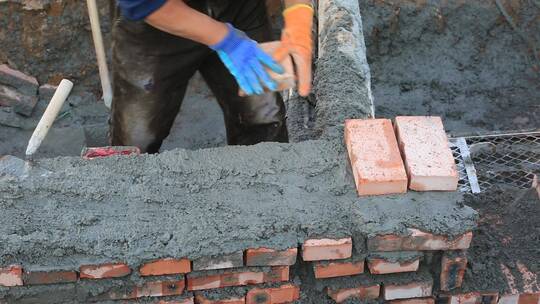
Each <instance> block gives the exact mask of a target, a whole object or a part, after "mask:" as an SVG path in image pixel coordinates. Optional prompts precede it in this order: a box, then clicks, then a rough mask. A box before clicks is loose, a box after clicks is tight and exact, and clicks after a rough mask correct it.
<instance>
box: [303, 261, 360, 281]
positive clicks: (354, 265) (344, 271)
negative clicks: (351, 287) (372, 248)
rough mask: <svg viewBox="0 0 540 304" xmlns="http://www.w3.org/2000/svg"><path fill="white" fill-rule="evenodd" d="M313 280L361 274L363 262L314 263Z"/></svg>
mask: <svg viewBox="0 0 540 304" xmlns="http://www.w3.org/2000/svg"><path fill="white" fill-rule="evenodd" d="M313 271H314V273H315V278H317V279H324V278H335V277H344V276H352V275H357V274H361V273H363V272H364V260H361V261H357V262H314V263H313Z"/></svg>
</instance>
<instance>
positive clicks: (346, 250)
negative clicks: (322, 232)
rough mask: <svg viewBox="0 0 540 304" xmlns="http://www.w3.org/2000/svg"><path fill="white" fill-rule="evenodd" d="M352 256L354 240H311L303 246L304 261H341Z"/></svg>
mask: <svg viewBox="0 0 540 304" xmlns="http://www.w3.org/2000/svg"><path fill="white" fill-rule="evenodd" d="M351 255H352V239H351V238H344V239H337V240H336V239H310V240H307V241H305V242H304V244H303V245H302V258H303V260H304V261H323V260H340V259H347V258H350V257H351Z"/></svg>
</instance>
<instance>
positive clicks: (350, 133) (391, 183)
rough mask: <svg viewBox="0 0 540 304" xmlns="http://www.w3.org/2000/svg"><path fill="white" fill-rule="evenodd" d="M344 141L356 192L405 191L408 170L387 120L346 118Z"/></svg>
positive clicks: (375, 193) (386, 192)
mask: <svg viewBox="0 0 540 304" xmlns="http://www.w3.org/2000/svg"><path fill="white" fill-rule="evenodd" d="M345 143H346V145H347V151H348V153H349V159H350V161H351V168H352V171H353V175H354V180H355V183H356V189H357V191H358V194H359V195H378V194H391V193H405V192H407V183H408V180H407V173H406V172H405V166H404V164H403V160H402V159H401V154H400V152H399V148H398V144H397V140H396V136H395V134H394V129H393V127H392V122H391V121H390V120H388V119H366V120H360V119H348V120H346V121H345Z"/></svg>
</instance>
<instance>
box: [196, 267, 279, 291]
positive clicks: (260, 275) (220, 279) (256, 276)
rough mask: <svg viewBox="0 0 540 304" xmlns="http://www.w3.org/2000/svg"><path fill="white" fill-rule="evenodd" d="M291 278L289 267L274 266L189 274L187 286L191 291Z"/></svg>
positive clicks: (273, 281)
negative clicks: (252, 269) (269, 268)
mask: <svg viewBox="0 0 540 304" xmlns="http://www.w3.org/2000/svg"><path fill="white" fill-rule="evenodd" d="M288 280H289V267H288V266H278V267H272V269H271V270H270V271H267V272H264V271H238V272H224V273H219V274H212V275H207V276H194V275H191V274H188V278H187V288H188V290H190V291H194V290H205V289H213V288H223V287H233V286H245V285H253V284H262V283H275V282H282V281H288Z"/></svg>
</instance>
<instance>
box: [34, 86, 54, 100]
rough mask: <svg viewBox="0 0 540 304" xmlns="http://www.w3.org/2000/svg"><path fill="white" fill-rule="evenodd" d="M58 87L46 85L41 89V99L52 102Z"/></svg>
mask: <svg viewBox="0 0 540 304" xmlns="http://www.w3.org/2000/svg"><path fill="white" fill-rule="evenodd" d="M57 88H58V86H54V85H52V84H48V83H47V84H44V85H42V86H40V87H39V98H40V99H45V100H51V98H52V97H53V95H54V92H56V89H57Z"/></svg>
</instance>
